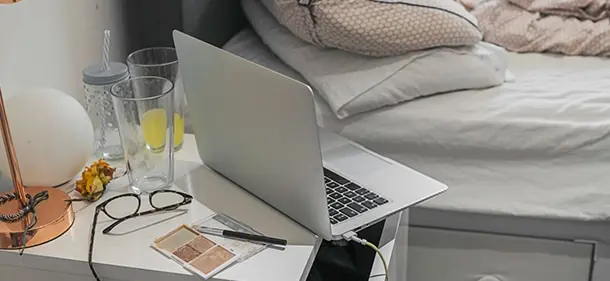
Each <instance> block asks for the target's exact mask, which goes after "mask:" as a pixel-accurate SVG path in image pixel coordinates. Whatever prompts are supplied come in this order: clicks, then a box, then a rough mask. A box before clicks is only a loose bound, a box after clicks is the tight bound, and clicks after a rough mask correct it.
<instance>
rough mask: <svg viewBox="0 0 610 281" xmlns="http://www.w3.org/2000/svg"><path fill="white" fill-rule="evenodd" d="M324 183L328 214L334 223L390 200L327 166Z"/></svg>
mask: <svg viewBox="0 0 610 281" xmlns="http://www.w3.org/2000/svg"><path fill="white" fill-rule="evenodd" d="M324 183H325V184H326V202H328V214H329V215H330V222H331V223H332V224H337V223H339V222H342V221H345V220H348V219H349V218H352V217H355V216H357V215H359V214H362V213H365V212H367V211H369V210H371V209H374V208H377V207H378V206H381V205H383V204H386V203H388V202H389V201H388V200H387V199H385V198H383V197H382V196H380V195H379V194H376V193H375V192H372V191H370V190H368V189H366V188H364V187H361V186H359V185H357V184H355V183H353V182H351V181H350V180H348V179H346V178H344V177H342V176H340V175H337V174H336V173H334V172H332V171H330V170H328V169H326V168H324Z"/></svg>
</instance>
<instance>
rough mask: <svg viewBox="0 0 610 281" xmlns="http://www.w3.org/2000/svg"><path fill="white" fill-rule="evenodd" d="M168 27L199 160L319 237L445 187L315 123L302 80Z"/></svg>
mask: <svg viewBox="0 0 610 281" xmlns="http://www.w3.org/2000/svg"><path fill="white" fill-rule="evenodd" d="M173 34H174V42H175V45H176V49H177V51H178V59H179V61H180V72H181V75H182V79H183V83H184V89H185V92H186V98H187V101H188V105H189V114H190V118H191V123H192V126H193V131H194V133H195V138H196V140H197V146H198V149H199V154H200V157H201V160H202V161H203V162H204V163H205V164H206V165H207V166H208V167H210V168H211V169H213V170H215V171H216V172H218V173H220V174H221V175H223V176H224V177H226V178H228V179H229V180H231V181H233V182H234V183H236V184H238V185H239V186H241V187H242V188H244V189H246V190H248V191H249V192H250V193H252V194H254V195H255V196H257V197H258V198H260V199H261V200H263V201H265V202H267V203H268V204H269V205H271V206H273V207H274V208H276V209H277V210H279V211H280V212H282V213H284V214H285V215H287V216H289V217H291V218H292V219H293V220H295V221H297V222H298V223H300V224H301V225H303V226H305V227H307V228H308V229H310V230H311V231H313V232H315V233H316V234H318V235H320V236H321V237H322V238H324V239H327V240H336V239H342V236H341V235H343V234H345V233H348V232H349V231H358V230H360V229H362V228H365V227H367V226H369V225H371V224H374V223H376V222H378V221H379V220H381V219H384V218H386V217H388V216H390V215H392V214H394V213H396V212H399V211H401V210H404V209H406V208H407V207H409V206H412V205H414V204H417V203H418V202H421V201H423V200H426V199H428V198H430V197H432V196H435V195H437V194H439V193H441V192H443V191H445V190H446V189H447V186H446V185H444V184H443V183H440V182H438V181H436V180H434V179H432V178H430V177H427V176H425V175H423V174H421V173H419V172H416V171H414V170H412V169H410V168H408V167H406V166H404V165H402V164H399V163H397V162H395V161H392V160H390V159H388V158H385V157H383V156H380V155H378V154H376V153H374V152H371V151H369V150H367V149H366V148H364V147H362V146H360V145H358V144H356V143H353V142H351V141H349V140H347V139H345V138H343V137H341V136H339V135H337V134H334V133H332V132H330V131H327V130H324V129H319V128H318V126H317V122H316V113H315V107H314V96H313V92H312V90H311V88H310V87H309V86H307V85H305V84H303V83H301V82H299V81H296V80H294V79H291V78H289V77H286V76H284V75H282V74H280V73H277V72H275V71H272V70H269V69H267V68H265V67H262V66H260V65H258V64H255V63H252V62H250V61H248V60H245V59H242V58H240V57H238V56H236V55H233V54H231V53H229V52H227V51H224V50H222V49H220V48H217V47H214V46H212V45H210V44H207V43H205V42H203V41H200V40H198V39H196V38H193V37H191V36H189V35H186V34H184V33H181V32H179V31H174V33H173ZM227 204H230V202H227Z"/></svg>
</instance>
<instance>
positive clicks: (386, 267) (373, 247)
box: [365, 241, 388, 281]
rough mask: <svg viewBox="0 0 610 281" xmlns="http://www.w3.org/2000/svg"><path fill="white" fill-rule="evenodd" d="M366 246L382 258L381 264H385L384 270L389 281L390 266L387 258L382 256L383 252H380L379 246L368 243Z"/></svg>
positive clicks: (386, 279)
mask: <svg viewBox="0 0 610 281" xmlns="http://www.w3.org/2000/svg"><path fill="white" fill-rule="evenodd" d="M365 245H367V246H369V247H371V248H372V249H373V250H375V252H377V254H378V255H379V257H380V258H381V262H382V263H383V269H384V270H385V281H388V264H387V263H386V262H385V258H384V257H383V254H381V251H380V250H379V248H377V246H375V245H373V243H371V242H369V241H366V242H365Z"/></svg>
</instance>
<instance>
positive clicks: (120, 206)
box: [106, 196, 138, 219]
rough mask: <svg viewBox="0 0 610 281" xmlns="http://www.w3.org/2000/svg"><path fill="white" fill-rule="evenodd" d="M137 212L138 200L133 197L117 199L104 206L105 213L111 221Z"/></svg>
mask: <svg viewBox="0 0 610 281" xmlns="http://www.w3.org/2000/svg"><path fill="white" fill-rule="evenodd" d="M137 211H138V198H137V197H135V196H123V197H118V198H116V199H114V200H112V201H110V202H108V205H106V212H107V213H108V215H109V216H111V217H112V218H113V219H121V218H124V217H127V216H129V215H132V214H134V213H136V212H137Z"/></svg>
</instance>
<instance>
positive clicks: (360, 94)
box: [242, 0, 507, 119]
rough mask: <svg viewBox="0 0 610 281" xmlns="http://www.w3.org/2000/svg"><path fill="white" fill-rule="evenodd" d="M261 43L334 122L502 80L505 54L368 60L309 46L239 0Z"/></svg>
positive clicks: (445, 52)
mask: <svg viewBox="0 0 610 281" xmlns="http://www.w3.org/2000/svg"><path fill="white" fill-rule="evenodd" d="M242 5H243V8H244V12H245V14H246V16H247V17H248V19H249V20H250V23H251V24H252V27H253V28H254V30H255V31H256V32H257V33H258V34H259V35H260V37H261V39H262V41H263V42H264V43H265V44H266V45H267V46H269V48H270V49H271V50H272V51H273V52H274V53H275V54H276V55H277V56H278V57H279V58H280V59H282V60H283V61H284V62H285V63H286V64H288V65H289V66H291V67H292V68H294V69H295V70H296V71H297V72H299V73H300V74H301V75H302V76H303V77H305V79H306V80H307V81H308V82H309V84H310V85H311V86H312V87H313V88H314V89H316V90H317V91H318V93H319V94H320V95H321V96H322V97H323V98H324V99H325V100H326V102H327V103H328V104H329V105H330V107H331V109H332V110H333V112H334V113H335V114H336V115H337V117H338V118H340V119H343V118H346V117H349V116H352V115H355V114H358V113H362V112H367V111H371V110H375V109H378V108H381V107H384V106H389V105H395V104H398V103H401V102H405V101H409V100H413V99H416V98H419V97H424V96H429V95H433V94H438V93H444V92H449V91H455V90H462V89H475V88H486V87H491V86H496V85H500V84H502V83H503V82H504V75H505V71H506V64H507V63H506V60H505V58H504V55H505V51H504V50H503V49H501V48H499V47H495V46H492V45H490V44H486V43H479V44H477V45H476V46H474V47H462V48H437V49H430V50H426V51H419V52H412V53H409V54H407V55H402V56H396V57H384V58H371V57H365V56H362V55H358V54H354V53H349V52H345V51H341V50H337V49H327V48H322V47H318V46H315V45H311V44H309V43H307V42H305V41H303V40H301V39H299V38H297V37H296V36H294V35H293V34H292V33H291V32H290V31H289V30H288V29H287V28H286V27H284V26H282V25H281V24H279V23H278V21H277V20H276V19H275V18H274V17H273V16H272V15H271V14H270V13H269V11H267V10H266V9H265V7H264V6H263V5H262V4H261V3H260V2H259V1H256V0H242Z"/></svg>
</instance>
